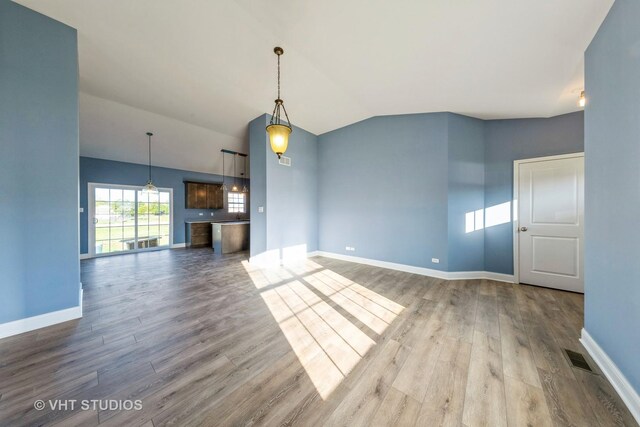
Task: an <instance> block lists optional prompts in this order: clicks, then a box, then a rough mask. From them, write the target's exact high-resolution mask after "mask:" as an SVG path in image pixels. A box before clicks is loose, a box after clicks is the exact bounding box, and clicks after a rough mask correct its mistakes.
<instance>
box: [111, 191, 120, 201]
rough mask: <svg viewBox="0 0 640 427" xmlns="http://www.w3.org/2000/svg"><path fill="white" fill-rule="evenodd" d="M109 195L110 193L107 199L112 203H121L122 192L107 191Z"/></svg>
mask: <svg viewBox="0 0 640 427" xmlns="http://www.w3.org/2000/svg"><path fill="white" fill-rule="evenodd" d="M109 193H110V195H109V199H110V200H111V201H112V202H121V201H122V190H114V189H111V190H109Z"/></svg>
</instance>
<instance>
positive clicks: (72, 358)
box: [0, 249, 637, 427]
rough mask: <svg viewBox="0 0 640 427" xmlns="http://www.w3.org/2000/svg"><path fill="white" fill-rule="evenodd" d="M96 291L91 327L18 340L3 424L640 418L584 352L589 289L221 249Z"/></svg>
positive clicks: (2, 403)
mask: <svg viewBox="0 0 640 427" xmlns="http://www.w3.org/2000/svg"><path fill="white" fill-rule="evenodd" d="M82 281H83V283H84V299H85V301H84V317H83V318H82V319H80V320H77V321H71V322H66V323H64V324H60V325H55V326H52V327H49V328H45V329H41V330H38V331H33V332H30V333H26V334H23V335H20V336H15V337H10V338H6V339H4V340H0V425H3V426H5V425H6V426H18V425H56V424H57V425H64V426H73V425H86V426H93V425H98V424H100V425H114V426H122V425H126V426H135V425H143V426H155V427H158V426H164V425H180V426H190V425H194V426H195V425H250V424H251V425H253V424H258V425H300V426H316V425H344V426H356V425H363V426H365V425H366V426H368V425H401V426H405V425H421V426H439V425H442V426H461V425H464V426H467V427H473V426H502V425H509V426H547V425H558V426H569V425H571V426H574V425H575V426H613V425H628V426H633V425H637V424H636V423H635V421H634V420H633V418H632V417H631V415H630V413H629V412H628V411H627V409H626V408H625V407H624V405H623V404H622V402H621V400H620V399H619V397H618V396H617V395H616V393H615V391H614V390H613V388H612V387H611V386H610V384H609V383H608V382H607V380H606V379H605V377H604V376H603V375H602V374H601V373H600V372H599V371H598V370H597V367H596V366H595V364H594V363H593V361H592V360H591V359H589V358H588V356H587V355H586V351H585V350H584V349H583V348H582V347H581V345H580V343H579V342H578V337H579V335H580V329H581V327H582V319H583V312H582V307H583V297H582V296H581V295H578V294H572V293H567V292H560V291H554V290H549V289H544V288H536V287H531V286H521V285H511V284H505V283H499V282H493V281H485V280H471V281H449V282H447V281H442V280H438V279H433V278H429V277H423V276H417V275H413V274H408V273H402V272H397V271H391V270H385V269H382V268H376V267H370V266H365V265H360V264H352V263H348V262H343V261H337V260H332V259H327V258H321V257H316V258H311V259H309V260H307V261H304V262H301V263H300V264H297V265H292V266H288V267H286V268H284V267H283V268H279V269H273V270H259V269H255V268H252V267H250V266H249V265H248V263H247V262H246V254H235V255H228V256H222V257H221V256H216V255H214V254H213V253H212V252H211V251H210V250H209V249H191V250H185V249H181V250H170V251H161V252H150V253H141V254H131V255H124V256H116V257H108V258H99V259H92V260H86V261H82ZM564 348H567V349H571V350H574V351H578V352H581V353H583V354H585V356H586V357H587V360H588V361H589V362H590V364H591V366H592V367H593V368H594V369H595V370H596V373H587V372H585V371H582V370H579V369H577V368H573V367H571V366H570V364H569V363H568V360H567V358H566V356H565V355H564V353H563V351H562V349H564ZM37 399H42V400H44V401H45V402H46V404H47V406H46V407H45V409H43V410H40V411H38V410H36V409H34V401H35V400H37ZM49 400H60V401H67V402H68V401H77V402H78V403H76V407H75V408H74V409H71V408H70V407H67V408H66V409H60V408H57V409H56V410H54V409H52V408H51V407H50V404H49ZM93 400H95V401H100V402H103V405H105V404H108V403H109V401H123V400H130V401H136V400H139V401H140V402H141V406H142V407H141V408H140V409H139V410H122V409H121V408H117V407H116V408H109V407H102V408H101V407H100V406H97V407H95V408H94V407H91V405H92V403H91V401H93ZM83 401H85V402H89V404H90V407H89V409H88V410H84V409H86V407H81V406H80V405H81V403H82V402H83Z"/></svg>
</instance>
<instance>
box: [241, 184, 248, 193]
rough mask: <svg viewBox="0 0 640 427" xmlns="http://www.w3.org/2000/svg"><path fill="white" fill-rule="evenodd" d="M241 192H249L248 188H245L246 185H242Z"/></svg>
mask: <svg viewBox="0 0 640 427" xmlns="http://www.w3.org/2000/svg"><path fill="white" fill-rule="evenodd" d="M242 192H243V193H248V192H249V189H248V188H247V186H246V185H245V186H243V187H242Z"/></svg>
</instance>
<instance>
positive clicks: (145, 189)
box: [142, 132, 158, 194]
mask: <svg viewBox="0 0 640 427" xmlns="http://www.w3.org/2000/svg"><path fill="white" fill-rule="evenodd" d="M147 136H148V137H149V180H148V181H147V183H146V185H145V186H144V187H142V193H147V194H148V193H157V192H158V188H157V187H156V186H155V185H153V181H152V180H151V137H152V136H153V134H152V133H151V132H147Z"/></svg>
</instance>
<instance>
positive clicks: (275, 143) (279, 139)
mask: <svg viewBox="0 0 640 427" xmlns="http://www.w3.org/2000/svg"><path fill="white" fill-rule="evenodd" d="M273 52H274V53H275V54H276V55H277V56H278V98H277V99H276V101H275V102H276V105H275V107H274V108H273V113H272V114H271V120H270V121H269V126H267V133H268V134H269V142H270V143H271V149H272V150H273V152H274V153H276V154H277V155H278V158H280V157H282V155H283V154H284V152H285V151H287V146H288V145H289V135H290V134H291V122H290V121H289V116H288V115H287V110H286V109H285V108H284V101H283V100H282V99H281V98H280V56H281V55H282V54H283V53H284V50H283V49H282V48H281V47H275V48H274V49H273ZM280 110H282V111H283V112H284V117H285V118H286V120H287V122H286V124H283V123H282V121H281V120H280Z"/></svg>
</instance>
